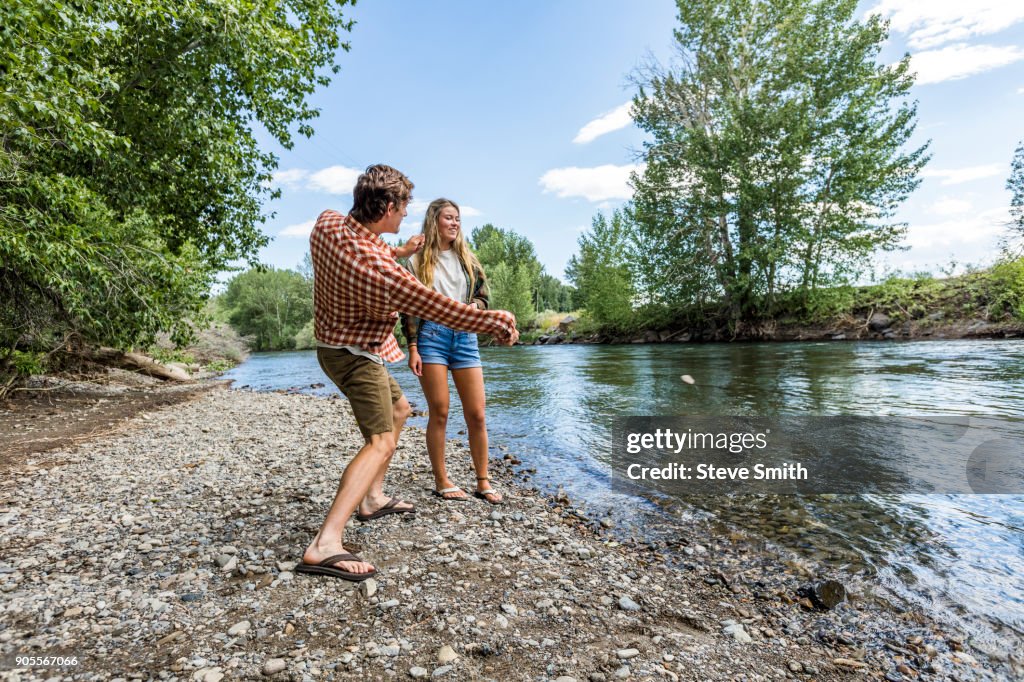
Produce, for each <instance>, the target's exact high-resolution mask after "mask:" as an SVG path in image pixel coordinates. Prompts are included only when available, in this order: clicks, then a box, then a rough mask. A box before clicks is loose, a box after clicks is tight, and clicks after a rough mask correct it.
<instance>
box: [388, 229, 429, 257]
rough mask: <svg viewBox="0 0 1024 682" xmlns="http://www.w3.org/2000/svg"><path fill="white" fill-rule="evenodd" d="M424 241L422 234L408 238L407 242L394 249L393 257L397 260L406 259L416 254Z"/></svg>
mask: <svg viewBox="0 0 1024 682" xmlns="http://www.w3.org/2000/svg"><path fill="white" fill-rule="evenodd" d="M425 240H426V237H424V236H423V235H422V234H417V235H413V236H412V237H409V241H407V242H406V243H404V244H402V245H401V246H398V247H395V257H397V258H408V257H409V256H411V255H412V254H414V253H416V252H417V251H419V250H420V249H422V248H423V242H424V241H425Z"/></svg>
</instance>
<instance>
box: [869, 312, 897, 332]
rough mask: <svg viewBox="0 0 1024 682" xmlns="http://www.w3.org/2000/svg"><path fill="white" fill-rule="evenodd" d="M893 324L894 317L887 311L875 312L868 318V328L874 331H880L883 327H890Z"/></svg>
mask: <svg viewBox="0 0 1024 682" xmlns="http://www.w3.org/2000/svg"><path fill="white" fill-rule="evenodd" d="M891 325H892V318H891V317H889V316H888V315H886V314H885V313H875V314H874V315H872V316H871V319H870V320H868V329H870V330H871V331H873V332H880V331H882V330H883V329H888V328H889V327H890V326H891Z"/></svg>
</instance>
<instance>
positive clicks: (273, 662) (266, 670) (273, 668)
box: [263, 658, 288, 676]
mask: <svg viewBox="0 0 1024 682" xmlns="http://www.w3.org/2000/svg"><path fill="white" fill-rule="evenodd" d="M287 667H288V664H287V663H285V660H284V659H283V658H268V659H267V660H266V661H265V662H264V663H263V674H264V675H267V676H270V675H276V674H277V673H279V672H281V671H283V670H284V669H285V668H287Z"/></svg>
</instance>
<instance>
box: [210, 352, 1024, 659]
mask: <svg viewBox="0 0 1024 682" xmlns="http://www.w3.org/2000/svg"><path fill="white" fill-rule="evenodd" d="M482 351H483V359H484V372H485V380H486V384H487V421H488V429H489V433H490V437H491V446H492V450H494V452H493V453H492V456H496V455H499V454H500V452H501V451H498V450H495V448H496V447H497V446H499V445H503V446H506V447H507V448H508V452H511V453H513V454H514V455H515V456H516V457H517V458H519V459H520V460H522V467H523V468H528V469H536V471H537V473H536V475H535V476H534V479H533V482H534V483H535V484H536V485H538V486H539V487H540V488H541V489H542V490H547V491H549V492H550V491H552V490H554V489H555V488H556V487H557V486H562V487H564V488H565V490H566V492H568V493H569V495H570V497H572V498H573V499H574V500H580V501H582V502H583V503H585V505H586V507H587V508H588V509H592V510H598V511H599V513H602V514H603V513H606V511H607V510H612V511H613V513H614V514H615V516H616V519H617V520H618V521H620V523H623V522H624V523H625V524H626V525H629V523H630V517H632V522H633V525H634V526H636V527H637V528H640V529H644V530H640V531H637V532H641V533H644V532H646V533H649V534H656V533H657V530H652V529H657V528H658V527H659V526H661V525H662V524H659V523H657V519H658V515H659V514H661V515H665V514H668V513H669V512H664V511H662V510H661V508H660V507H658V506H657V505H656V504H654V503H653V502H652V500H653V499H654V497H653V496H650V495H645V494H644V491H642V490H640V491H638V493H639V494H629V493H625V492H622V491H620V490H618V489H617V488H616V489H615V490H613V489H612V486H611V485H610V483H609V479H610V471H611V460H610V457H611V453H610V428H611V419H612V418H613V417H616V416H623V415H757V416H776V415H894V416H921V415H942V416H949V415H970V416H979V415H983V416H989V417H991V416H998V417H1003V418H1007V419H1017V418H1022V419H1024V342H1022V341H1012V340H1010V341H927V342H908V343H877V342H876V343H870V342H868V343H835V342H833V343H784V344H766V343H742V344H706V345H696V344H692V345H628V346H577V345H570V346H554V347H538V346H524V347H517V348H511V349H506V348H485V349H482ZM390 369H391V371H392V373H393V374H394V375H395V377H396V378H397V380H398V382H399V384H401V386H402V388H403V390H404V391H405V392H406V393H407V395H408V397H409V399H410V402H412V403H413V404H414V405H417V407H418V408H419V409H426V405H425V402H424V401H423V399H422V393H421V392H420V389H419V384H418V382H417V380H416V378H415V377H414V376H413V375H412V374H411V372H409V370H408V368H407V367H406V366H405V365H404V363H399V364H396V365H392V366H390ZM683 374H689V375H692V376H693V378H694V379H695V384H694V385H689V384H686V383H684V382H683V381H681V380H680V376H681V375H683ZM225 377H226V378H229V379H234V380H235V384H234V385H235V387H236V388H249V389H254V390H275V389H295V390H300V391H302V392H306V393H313V394H319V395H329V394H332V393H336V389H335V388H334V386H333V385H331V384H330V382H329V381H328V380H327V379H326V377H325V376H324V375H323V373H322V372H321V370H320V368H319V366H318V365H317V362H316V358H315V355H314V353H313V352H295V353H263V354H257V355H253V356H252V357H251V358H250V359H249V360H248V361H246V362H245V363H244V364H243V365H241V366H239V367H237V368H235V369H234V370H232V371H231V372H229V373H228V374H226V375H225ZM324 383H326V386H316V385H317V384H324ZM452 395H453V400H452V414H451V418H450V419H449V437H455V436H456V435H457V432H458V431H460V430H464V428H465V427H464V424H462V422H461V419H460V414H459V412H458V410H459V405H458V401H457V399H456V397H455V392H454V390H453V391H452ZM425 422H426V420H425V418H423V417H418V418H414V419H413V420H412V421H411V423H413V424H418V425H420V426H425ZM460 437H461V438H462V439H464V438H465V436H460ZM449 469H450V471H453V472H458V471H462V469H460V468H457V467H452V466H450V467H449ZM456 478H458V477H457V476H456ZM464 478H465V480H457V482H458V483H461V484H463V485H464V486H465V485H469V484H471V483H472V481H471V480H470V476H468V475H466V476H465V477H464ZM687 502H688V504H687V505H685V506H686V509H685V510H684V512H683V514H684V515H689V516H690V517H691V518H693V517H695V516H701V517H707V516H709V515H710V516H711V517H712V518H714V519H716V521H718V522H722V523H725V524H728V525H729V526H731V527H734V528H735V527H738V528H741V529H743V530H744V531H746V532H747V533H749V534H751V535H754V536H755V537H760V538H763V539H764V541H765V542H768V543H771V544H772V545H773V546H775V547H779V548H782V549H783V550H784V551H787V552H793V553H796V554H797V555H802V556H805V557H807V558H808V559H811V560H814V561H818V562H822V563H824V564H825V565H826V566H831V567H834V568H836V569H842V570H844V571H848V572H850V573H853V574H859V575H863V576H869V577H871V579H872V580H874V581H877V582H878V583H880V584H881V585H882V586H884V588H886V589H887V590H888V591H889V592H890V593H891V594H893V595H895V596H896V597H897V598H899V599H902V600H904V601H906V602H909V603H911V604H913V605H916V606H917V607H919V608H924V609H926V610H928V611H929V612H931V613H933V614H935V615H937V616H938V617H940V618H943V619H947V620H953V621H954V622H955V623H956V624H958V625H960V626H962V627H964V628H965V629H967V630H968V632H969V633H970V634H971V636H972V637H974V638H975V639H976V641H978V642H979V643H985V642H988V644H990V645H991V644H993V643H994V644H995V645H996V646H997V648H1003V649H1005V648H1007V646H1009V647H1010V648H1012V647H1013V646H1015V645H1016V646H1020V643H1021V642H1022V641H1024V637H1022V633H1024V495H940V494H929V495H885V496H883V495H844V496H827V497H797V496H768V495H761V496H755V495H742V496H720V497H701V498H695V499H693V500H688V501H687ZM676 513H678V512H676ZM652 519H654V522H653V523H652ZM670 526H671V524H668V525H667V527H670ZM1008 642H1011V643H1010V644H1009V645H1007V643H1008ZM1014 643H1015V644H1014Z"/></svg>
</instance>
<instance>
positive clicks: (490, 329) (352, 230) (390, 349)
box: [309, 211, 515, 362]
mask: <svg viewBox="0 0 1024 682" xmlns="http://www.w3.org/2000/svg"><path fill="white" fill-rule="evenodd" d="M309 251H310V256H311V257H312V259H313V273H314V274H313V320H314V323H313V326H314V331H315V334H316V340H317V341H319V342H320V343H323V344H327V345H330V346H359V347H361V348H364V349H365V350H367V351H369V352H371V353H378V354H379V355H380V356H381V358H383V359H384V360H385V361H386V362H397V361H398V360H401V359H402V358H404V357H405V354H404V353H402V350H401V349H400V348H399V347H398V341H397V340H395V334H394V330H395V323H396V322H397V321H398V313H399V312H403V313H410V314H412V315H415V316H417V317H421V318H423V319H425V320H432V321H434V322H439V323H440V324H443V325H444V326H446V327H448V328H450V329H456V330H459V331H467V332H480V333H485V334H495V335H496V336H498V337H499V338H501V337H507V336H508V335H509V334H511V333H512V330H513V329H515V318H514V317H513V316H512V314H511V313H508V312H505V311H504V310H479V309H478V308H476V307H475V306H471V305H466V304H464V303H459V302H458V301H453V300H452V299H450V298H448V297H447V296H444V295H443V294H439V293H437V292H436V291H432V290H430V289H427V288H426V287H425V286H423V285H422V284H420V283H419V281H417V280H416V278H415V277H413V276H412V274H411V273H409V271H407V270H405V269H404V268H402V267H401V266H400V265H399V264H398V263H397V262H396V261H395V250H394V247H391V246H388V245H387V243H385V242H384V240H383V239H381V238H380V235H377V234H374V233H373V232H371V231H370V230H368V229H366V228H365V227H363V226H362V225H360V224H359V223H358V222H357V221H356V220H354V219H353V218H351V217H349V216H343V215H341V214H340V213H338V212H337V211H324V212H323V213H321V214H320V217H319V218H318V219H317V221H316V225H315V226H314V227H313V233H312V234H311V235H310V236H309Z"/></svg>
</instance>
